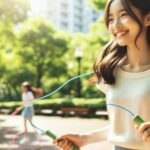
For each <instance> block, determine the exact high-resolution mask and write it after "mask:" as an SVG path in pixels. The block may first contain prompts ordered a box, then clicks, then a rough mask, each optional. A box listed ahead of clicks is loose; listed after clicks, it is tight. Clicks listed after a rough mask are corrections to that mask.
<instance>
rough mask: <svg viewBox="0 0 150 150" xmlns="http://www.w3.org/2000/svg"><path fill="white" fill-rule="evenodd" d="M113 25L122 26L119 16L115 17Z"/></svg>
mask: <svg viewBox="0 0 150 150" xmlns="http://www.w3.org/2000/svg"><path fill="white" fill-rule="evenodd" d="M113 26H114V28H120V27H121V20H120V19H119V18H118V19H115V21H114V25H113Z"/></svg>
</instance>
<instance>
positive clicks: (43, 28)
mask: <svg viewBox="0 0 150 150" xmlns="http://www.w3.org/2000/svg"><path fill="white" fill-rule="evenodd" d="M55 33H56V30H55V29H54V27H53V26H52V25H50V24H49V23H48V22H46V21H45V20H43V19H41V18H37V19H34V20H27V22H26V23H25V24H24V26H23V27H22V28H21V29H20V31H19V33H18V40H19V44H20V47H19V49H18V55H20V57H21V58H22V61H23V63H26V65H29V66H32V67H33V70H34V73H35V76H36V86H41V80H42V77H43V76H44V75H50V77H54V76H55V77H57V76H59V74H60V72H61V73H63V72H65V71H66V68H65V64H64V61H63V59H62V57H63V55H64V54H65V53H66V52H67V41H66V40H65V39H63V37H59V36H58V35H57V36H55ZM58 58H59V59H58ZM54 70H57V72H56V71H54Z"/></svg>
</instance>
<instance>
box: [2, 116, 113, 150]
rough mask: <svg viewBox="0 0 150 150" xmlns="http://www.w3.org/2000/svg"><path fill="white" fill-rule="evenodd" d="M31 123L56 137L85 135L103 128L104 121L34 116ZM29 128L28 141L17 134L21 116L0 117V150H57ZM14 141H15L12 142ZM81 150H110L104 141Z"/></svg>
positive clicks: (20, 124)
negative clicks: (74, 134) (67, 134)
mask: <svg viewBox="0 0 150 150" xmlns="http://www.w3.org/2000/svg"><path fill="white" fill-rule="evenodd" d="M33 122H34V123H35V124H36V125H37V126H39V127H40V128H42V129H44V130H48V129H49V130H51V131H53V132H54V133H55V134H57V135H58V136H60V135H63V134H66V133H86V132H89V131H93V130H96V129H99V128H101V127H104V126H106V125H107V124H108V121H106V120H100V119H85V118H61V117H45V116H35V117H34V119H33ZM28 126H29V132H30V133H29V136H28V140H27V141H26V142H24V141H23V140H24V136H23V135H19V136H17V133H18V132H19V131H22V130H23V127H22V117H21V116H4V115H0V150H59V148H58V147H56V146H54V145H53V144H52V140H51V139H50V138H49V137H47V136H45V135H41V134H40V133H36V132H35V130H34V129H33V128H32V127H31V126H30V125H28ZM13 139H15V140H13ZM82 150H111V145H110V144H109V143H108V142H106V141H104V142H99V143H95V144H91V145H88V146H86V147H83V148H82Z"/></svg>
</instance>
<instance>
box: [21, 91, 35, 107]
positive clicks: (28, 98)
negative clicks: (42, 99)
mask: <svg viewBox="0 0 150 150" xmlns="http://www.w3.org/2000/svg"><path fill="white" fill-rule="evenodd" d="M33 99H34V95H33V93H32V92H30V91H29V92H26V93H25V92H24V93H22V101H23V104H24V106H28V104H29V103H30V102H31V101H32V100H33ZM32 105H33V104H32V103H31V104H30V105H29V106H32Z"/></svg>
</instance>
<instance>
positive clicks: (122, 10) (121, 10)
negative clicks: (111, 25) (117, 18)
mask: <svg viewBox="0 0 150 150" xmlns="http://www.w3.org/2000/svg"><path fill="white" fill-rule="evenodd" d="M124 11H125V12H126V11H127V10H126V9H120V10H119V11H118V12H119V13H120V12H124ZM112 15H113V14H112V13H110V14H109V16H108V17H111V16H112Z"/></svg>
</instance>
